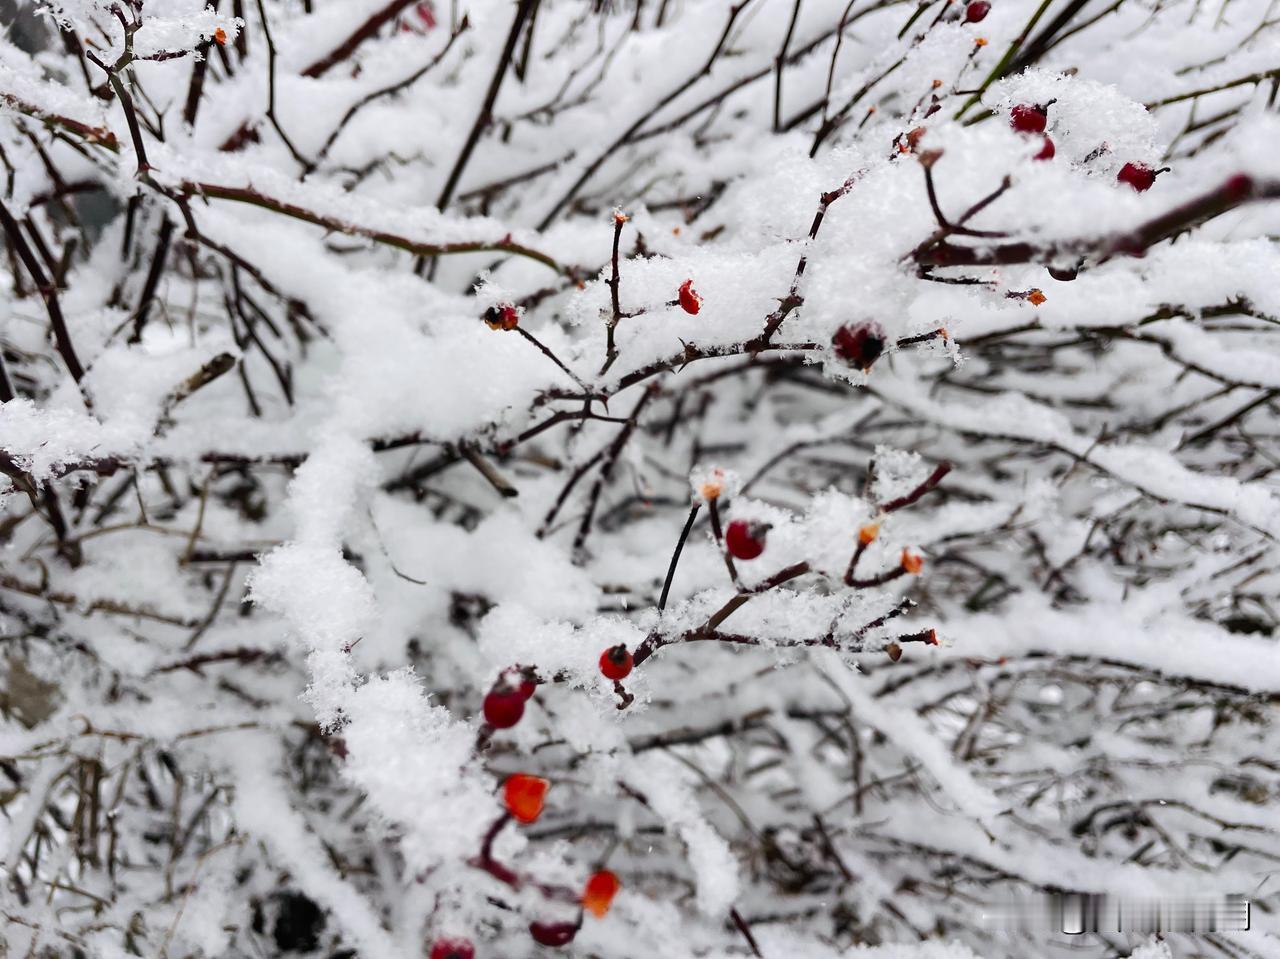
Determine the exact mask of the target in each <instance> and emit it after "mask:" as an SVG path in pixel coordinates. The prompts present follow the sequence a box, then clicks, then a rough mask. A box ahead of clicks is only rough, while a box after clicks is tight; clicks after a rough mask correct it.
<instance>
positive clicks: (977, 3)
mask: <svg viewBox="0 0 1280 959" xmlns="http://www.w3.org/2000/svg"><path fill="white" fill-rule="evenodd" d="M990 12H991V4H989V3H987V0H973V3H971V4H969V5H968V6H967V7H965V8H964V22H965V23H981V22H982V21H983V20H985V19H986V18H987V14H988V13H990Z"/></svg>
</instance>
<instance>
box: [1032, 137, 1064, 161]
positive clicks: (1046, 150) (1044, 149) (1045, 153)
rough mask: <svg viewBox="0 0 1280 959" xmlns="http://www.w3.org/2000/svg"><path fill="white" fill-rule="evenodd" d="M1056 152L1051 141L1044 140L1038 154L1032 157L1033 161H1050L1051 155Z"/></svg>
mask: <svg viewBox="0 0 1280 959" xmlns="http://www.w3.org/2000/svg"><path fill="white" fill-rule="evenodd" d="M1057 152H1058V151H1057V150H1055V149H1054V146H1053V141H1052V140H1050V139H1049V138H1048V137H1045V138H1044V144H1043V145H1042V146H1041V147H1040V152H1039V153H1037V154H1036V155H1035V156H1033V157H1032V158H1031V159H1033V160H1052V159H1053V155H1054V154H1055V153H1057Z"/></svg>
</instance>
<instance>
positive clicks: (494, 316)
mask: <svg viewBox="0 0 1280 959" xmlns="http://www.w3.org/2000/svg"><path fill="white" fill-rule="evenodd" d="M484 321H485V323H486V324H487V325H488V327H489V329H491V330H503V331H507V332H510V331H511V330H514V329H515V328H516V327H517V326H519V325H520V312H519V311H518V310H517V309H516V308H515V307H514V306H512V305H511V304H510V303H499V304H498V305H497V306H491V307H489V309H487V310H485V311H484Z"/></svg>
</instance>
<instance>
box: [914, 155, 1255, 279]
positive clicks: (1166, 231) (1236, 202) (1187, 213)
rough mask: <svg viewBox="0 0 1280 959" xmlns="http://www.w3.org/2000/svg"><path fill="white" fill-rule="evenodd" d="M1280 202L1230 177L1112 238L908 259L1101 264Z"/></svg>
mask: <svg viewBox="0 0 1280 959" xmlns="http://www.w3.org/2000/svg"><path fill="white" fill-rule="evenodd" d="M1278 197H1280V180H1263V181H1257V180H1254V179H1253V178H1252V177H1249V176H1246V175H1245V174H1236V175H1235V176H1232V177H1229V178H1228V179H1227V180H1226V181H1225V182H1223V183H1222V185H1220V186H1218V187H1216V188H1215V189H1213V190H1210V191H1209V192H1208V193H1205V194H1202V195H1201V196H1199V197H1196V198H1194V199H1192V200H1188V201H1187V202H1186V203H1183V204H1182V205H1181V206H1177V207H1174V208H1173V209H1172V210H1169V211H1168V212H1167V213H1164V214H1161V215H1160V216H1158V217H1155V218H1154V219H1151V220H1148V221H1147V222H1146V223H1142V224H1140V225H1138V226H1137V227H1135V228H1134V229H1133V230H1130V231H1129V232H1127V233H1121V234H1117V235H1112V236H1104V237H1092V238H1087V239H1077V240H1059V241H1056V242H1053V243H1032V242H1029V241H1028V242H1019V243H1003V244H999V245H996V246H959V245H956V244H953V243H938V244H937V245H935V246H932V247H929V248H927V249H917V250H916V251H915V253H914V254H913V255H912V257H911V258H912V259H914V260H915V262H916V263H917V264H919V265H921V266H926V267H942V266H1005V265H1009V264H1015V263H1053V262H1056V261H1060V260H1067V259H1077V258H1081V257H1089V258H1092V259H1093V260H1094V261H1095V262H1096V263H1103V262H1106V261H1107V260H1109V259H1111V258H1112V257H1115V256H1121V255H1127V256H1140V255H1142V254H1143V253H1145V252H1146V251H1147V250H1148V249H1150V248H1151V247H1152V246H1154V245H1155V244H1157V243H1159V242H1160V241H1162V240H1167V239H1169V238H1170V237H1173V236H1176V235H1177V234H1179V233H1182V232H1183V231H1185V230H1189V229H1192V228H1193V227H1196V226H1198V225H1200V224H1201V223H1204V222H1205V221H1206V220H1211V219H1213V218H1214V217H1216V216H1221V215H1222V214H1223V213H1226V212H1228V211H1230V210H1234V209H1235V208H1236V207H1238V206H1242V205H1243V204H1245V203H1249V202H1251V201H1254V200H1270V199H1276V198H1278Z"/></svg>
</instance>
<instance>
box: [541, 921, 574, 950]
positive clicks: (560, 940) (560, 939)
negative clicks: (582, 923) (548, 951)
mask: <svg viewBox="0 0 1280 959" xmlns="http://www.w3.org/2000/svg"><path fill="white" fill-rule="evenodd" d="M577 934H578V927H577V926H575V925H574V924H573V923H571V922H531V923H529V935H531V936H533V938H534V940H535V941H537V942H540V943H542V944H543V945H544V946H567V945H568V944H569V943H571V942H573V937H574V936H576V935H577Z"/></svg>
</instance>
